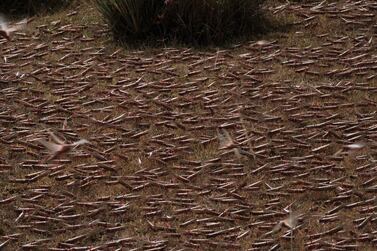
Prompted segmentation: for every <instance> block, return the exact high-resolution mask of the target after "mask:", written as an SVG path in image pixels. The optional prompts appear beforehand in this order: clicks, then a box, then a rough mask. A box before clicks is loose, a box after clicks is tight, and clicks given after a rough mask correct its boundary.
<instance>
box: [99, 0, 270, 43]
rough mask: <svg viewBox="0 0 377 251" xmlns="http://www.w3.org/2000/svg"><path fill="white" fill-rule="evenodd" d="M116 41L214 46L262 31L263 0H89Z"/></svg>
mask: <svg viewBox="0 0 377 251" xmlns="http://www.w3.org/2000/svg"><path fill="white" fill-rule="evenodd" d="M93 1H94V2H95V4H96V6H97V7H98V9H99V11H100V12H101V13H102V15H103V17H104V19H105V20H106V21H107V23H108V24H109V25H110V28H111V30H112V31H113V34H114V37H115V39H116V40H120V41H125V42H132V41H138V40H139V41H140V40H146V39H150V38H156V37H159V38H161V39H169V40H173V41H178V42H183V43H194V44H210V43H214V44H218V43H222V42H224V41H227V40H229V39H230V38H234V37H238V36H240V37H244V36H247V35H249V34H252V33H256V32H259V31H262V30H263V28H264V26H263V23H264V22H263V21H262V17H263V15H262V11H261V10H262V6H261V5H262V3H263V2H264V0H253V1H250V0H93Z"/></svg>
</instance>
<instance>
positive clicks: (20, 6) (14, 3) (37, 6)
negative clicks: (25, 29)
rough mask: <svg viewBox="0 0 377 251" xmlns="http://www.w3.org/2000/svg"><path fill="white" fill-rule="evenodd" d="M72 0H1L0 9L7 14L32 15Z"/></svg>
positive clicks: (50, 9)
mask: <svg viewBox="0 0 377 251" xmlns="http://www.w3.org/2000/svg"><path fill="white" fill-rule="evenodd" d="M72 1H73V0H1V1H0V10H1V12H4V13H5V14H7V15H26V14H27V15H34V14H38V13H41V12H49V11H53V10H56V9H58V8H61V7H64V6H67V5H68V4H70V3H71V2H72Z"/></svg>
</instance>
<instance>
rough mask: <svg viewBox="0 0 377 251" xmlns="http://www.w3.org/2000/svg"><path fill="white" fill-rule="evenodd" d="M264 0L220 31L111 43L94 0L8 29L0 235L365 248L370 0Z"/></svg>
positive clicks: (27, 240)
mask: <svg viewBox="0 0 377 251" xmlns="http://www.w3.org/2000/svg"><path fill="white" fill-rule="evenodd" d="M265 8H266V9H267V10H268V11H269V12H270V13H271V15H274V17H275V18H277V19H278V20H281V21H282V22H286V23H287V24H289V25H287V26H286V28H285V29H284V30H275V31H273V32H270V33H267V34H264V35H260V36H259V37H255V38H251V39H250V40H249V41H246V42H242V43H234V44H232V45H230V46H225V47H205V48H191V47H189V46H182V45H177V46H173V45H166V46H159V47H142V48H137V49H136V48H128V49H127V48H124V47H118V46H117V45H116V43H114V42H113V41H112V40H111V39H110V37H111V36H110V32H109V28H108V27H107V26H106V25H105V24H104V22H103V21H102V19H101V18H100V16H99V14H98V13H97V11H96V8H95V7H93V6H92V5H90V4H88V3H77V4H74V5H71V6H70V7H69V8H68V9H62V10H59V11H58V12H55V13H49V14H46V15H42V16H37V17H35V18H34V20H32V21H30V20H27V22H28V24H27V26H26V29H24V30H15V31H14V32H13V31H12V32H13V34H12V37H11V38H10V41H8V40H6V39H2V38H1V39H0V153H1V154H0V208H1V210H0V222H1V224H0V249H1V248H2V249H3V250H18V249H34V250H375V248H376V246H377V227H376V226H377V214H376V212H377V199H376V191H377V178H376V177H377V175H376V174H377V152H376V151H377V114H376V107H377V96H376V93H377V78H376V72H377V47H376V39H377V37H376V31H377V25H376V23H377V22H376V21H377V18H376V15H377V4H376V1H369V0H366V1H351V0H340V1H304V2H303V1H295V2H289V1H277V0H274V1H272V0H271V1H267V3H266V6H265ZM63 148H64V151H63Z"/></svg>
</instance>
